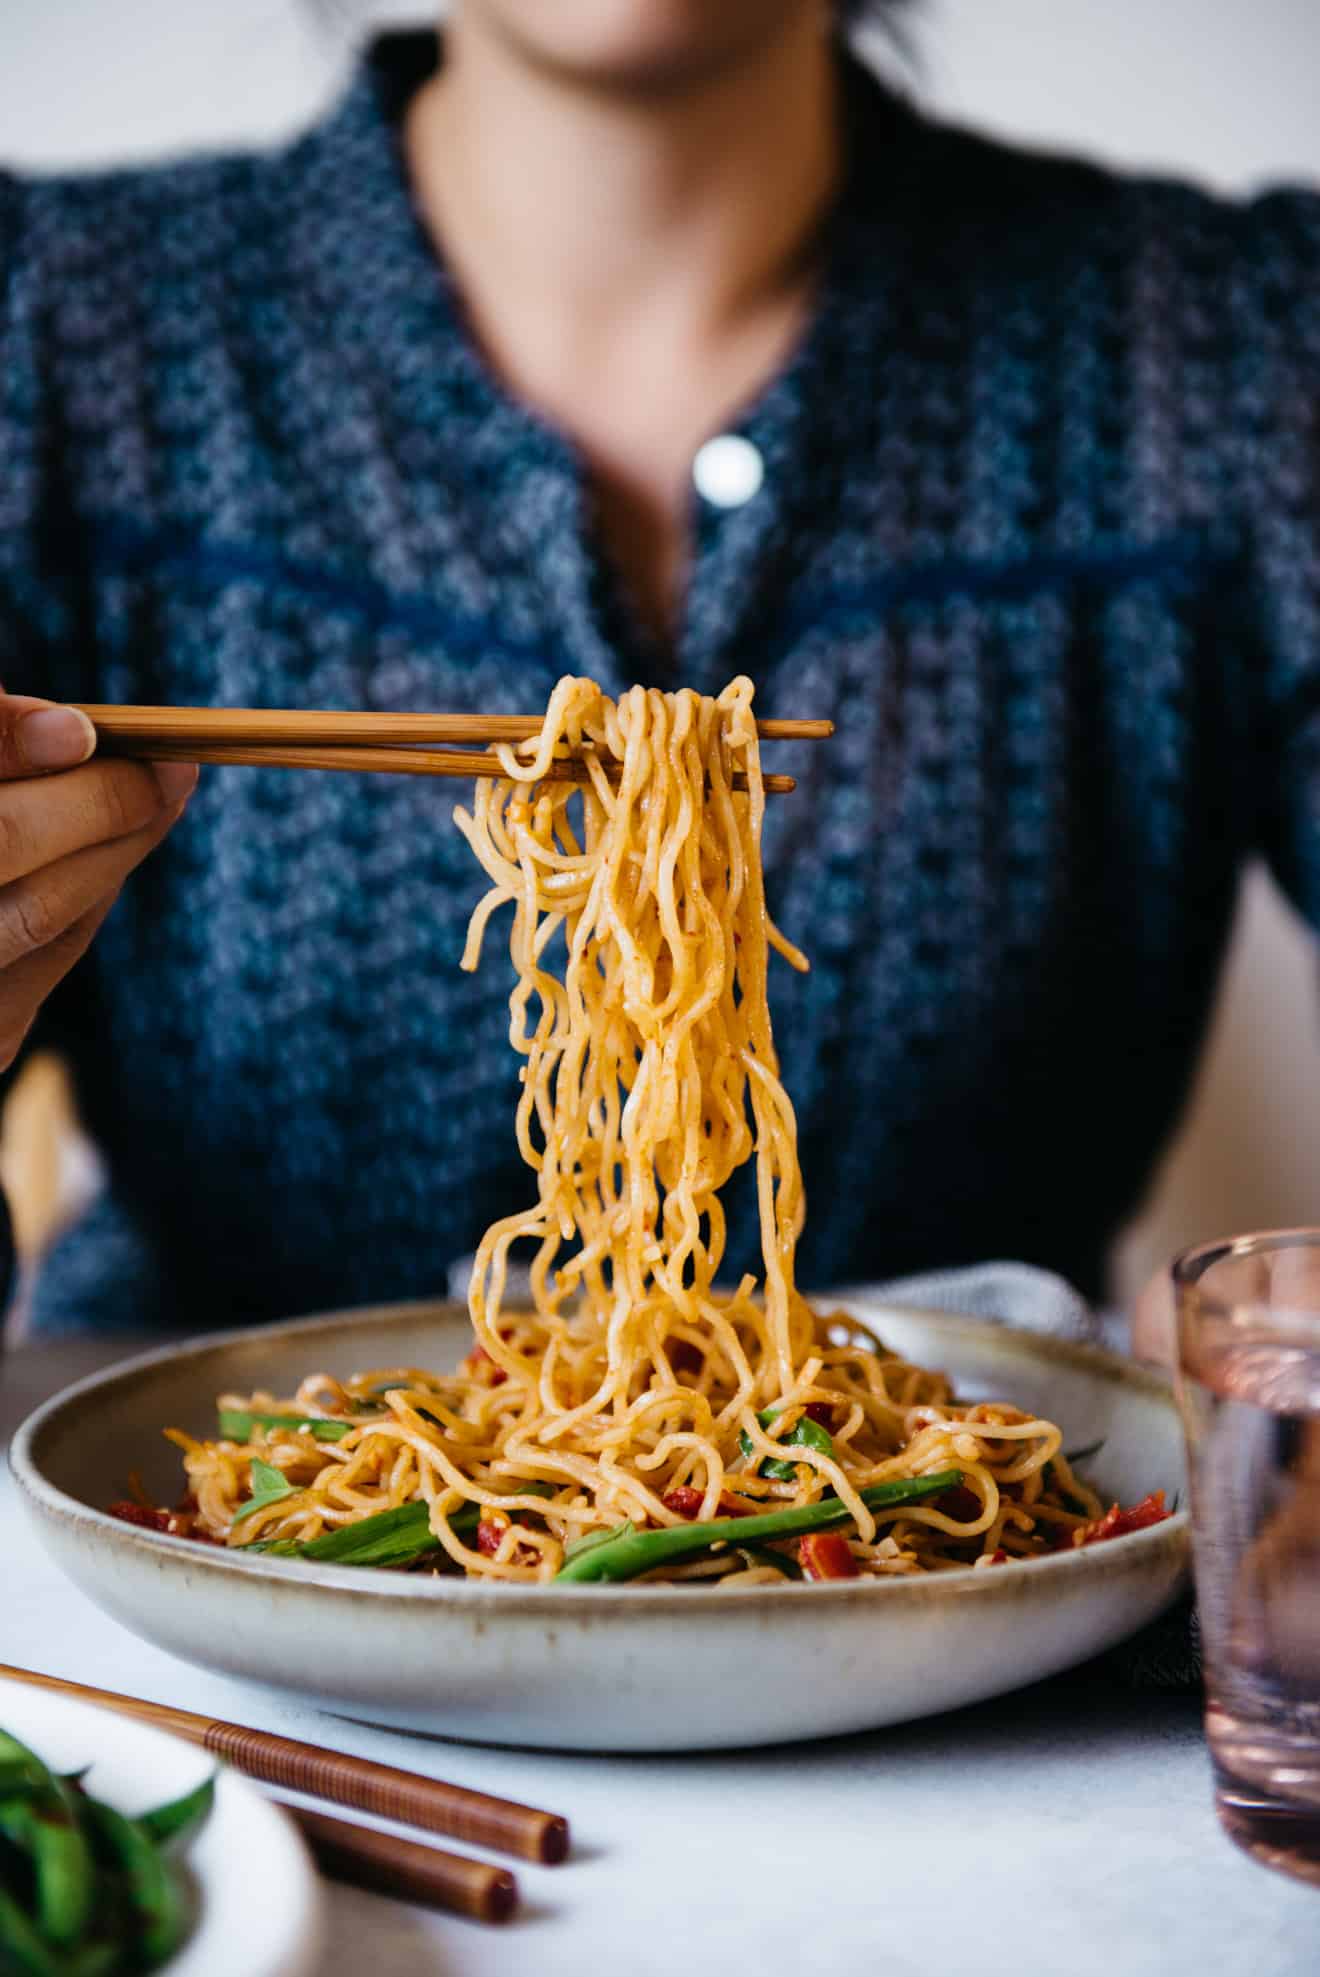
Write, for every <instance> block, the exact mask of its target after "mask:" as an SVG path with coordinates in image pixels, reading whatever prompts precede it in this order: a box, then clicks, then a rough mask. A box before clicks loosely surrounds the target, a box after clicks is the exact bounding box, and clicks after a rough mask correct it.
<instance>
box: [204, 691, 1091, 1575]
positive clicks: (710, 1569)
mask: <svg viewBox="0 0 1320 1977" xmlns="http://www.w3.org/2000/svg"><path fill="white" fill-rule="evenodd" d="M569 757H571V758H574V759H575V760H576V761H577V762H579V763H581V764H583V765H585V766H584V769H583V771H582V775H581V779H580V780H578V781H573V780H570V779H569V778H568V777H566V776H562V777H561V776H552V775H551V774H550V773H549V772H550V771H551V769H552V767H553V765H555V764H556V763H559V762H561V761H563V760H564V759H565V758H569ZM500 761H501V767H502V769H503V770H504V776H503V778H502V779H499V780H496V779H486V780H479V781H478V783H477V791H476V797H475V801H474V804H473V807H472V810H471V812H470V813H469V812H468V811H465V810H462V809H459V810H457V811H455V818H454V820H455V823H456V824H457V826H458V828H459V829H460V830H461V831H462V833H463V835H464V837H465V838H466V839H467V841H468V843H469V845H470V846H471V848H472V851H473V853H474V855H475V857H476V859H477V861H478V863H479V864H480V865H481V867H482V869H483V870H484V872H485V873H486V876H487V878H488V879H489V881H490V888H489V890H488V892H487V893H486V895H485V897H484V898H483V899H482V900H481V902H480V903H479V905H478V906H477V908H476V910H475V912H474V913H473V916H472V920H471V925H470V928H469V933H468V939H467V945H466V947H465V949H464V953H463V957H462V966H463V967H464V968H466V969H472V968H475V967H476V966H477V964H478V961H479V959H480V954H481V947H482V941H483V938H484V935H485V933H486V930H487V927H488V925H489V922H490V919H491V917H492V915H493V913H494V912H495V911H496V910H498V909H499V908H501V907H502V906H504V905H506V904H507V905H511V906H512V908H513V925H512V931H511V936H510V951H511V954H512V958H513V964H514V969H515V972H516V977H517V979H516V983H515V986H514V989H513V992H512V995H511V997H510V1005H509V1006H510V1028H509V1039H510V1043H511V1045H512V1047H513V1049H514V1050H515V1052H517V1054H518V1055H519V1057H520V1058H521V1059H522V1069H521V1094H520V1097H519V1100H518V1106H517V1115H516V1133H517V1139H518V1145H519V1149H520V1151H521V1153H522V1156H523V1159H524V1160H525V1161H526V1163H527V1165H528V1166H529V1167H530V1168H531V1169H532V1171H533V1172H534V1174H535V1176H536V1198H535V1200H534V1202H532V1203H531V1204H530V1205H529V1206H528V1207H526V1208H525V1209H522V1210H520V1211H519V1212H518V1213H516V1214H512V1215H508V1216H506V1217H504V1218H502V1219H501V1220H500V1221H497V1222H496V1223H494V1224H493V1225H492V1227H491V1228H490V1229H489V1230H488V1231H487V1232H486V1235H485V1237H484V1238H483V1240H482V1242H481V1245H480V1247H479V1249H478V1250H477V1253H476V1257H475V1259H474V1263H473V1269H472V1278H471V1285H470V1289H469V1299H468V1301H469V1309H470V1313H471V1319H472V1327H473V1333H474V1344H473V1348H472V1351H471V1352H470V1354H469V1356H468V1358H467V1359H466V1360H465V1361H464V1363H463V1365H462V1366H461V1368H460V1369H459V1370H458V1371H457V1372H456V1373H453V1374H437V1373H430V1372H425V1371H422V1370H420V1369H417V1368H410V1367H394V1368H388V1369H378V1370H376V1371H373V1372H367V1373H362V1374H358V1375H356V1376H355V1377H353V1378H351V1379H348V1380H345V1381H343V1382H342V1384H341V1383H340V1382H339V1381H337V1380H333V1379H331V1378H330V1377H329V1376H328V1375H325V1374H316V1375H313V1376H312V1377H311V1378H310V1379H309V1380H307V1381H305V1382H304V1384H303V1386H302V1387H301V1388H300V1389H299V1390H298V1393H297V1395H296V1396H295V1397H294V1398H293V1400H292V1401H290V1400H287V1399H286V1400H279V1399H276V1398H274V1397H272V1396H270V1395H257V1396H247V1397H236V1396H227V1397H225V1398H223V1399H222V1400H221V1403H220V1406H221V1409H222V1411H223V1415H224V1417H225V1418H229V1417H232V1416H233V1415H235V1414H238V1415H241V1416H243V1419H244V1421H245V1423H247V1424H248V1425H247V1431H246V1432H245V1433H244V1434H243V1435H242V1436H241V1437H240V1436H239V1435H236V1434H231V1435H229V1436H228V1437H225V1438H222V1439H219V1440H215V1441H207V1442H197V1441H194V1440H192V1439H191V1438H189V1437H187V1436H184V1435H181V1434H179V1433H177V1432H176V1431H171V1433H172V1436H173V1439H175V1440H176V1441H177V1442H178V1443H179V1444H180V1445H181V1446H182V1447H183V1449H184V1452H185V1466H186V1469H187V1474H188V1479H189V1485H190V1489H191V1492H192V1496H193V1498H194V1499H195V1516H196V1525H197V1529H198V1530H199V1531H200V1532H202V1533H204V1534H206V1535H209V1536H212V1537H214V1538H217V1539H221V1540H224V1541H226V1542H228V1543H230V1544H236V1545H248V1544H252V1543H258V1544H268V1545H269V1544H274V1545H276V1546H280V1547H287V1546H291V1545H295V1544H299V1543H305V1542H307V1541H310V1540H315V1539H318V1538H320V1537H322V1536H323V1535H324V1534H325V1533H327V1532H331V1531H335V1530H340V1529H343V1528H345V1527H347V1526H351V1525H354V1524H356V1523H358V1522H359V1521H360V1520H362V1519H364V1518H366V1517H368V1516H371V1515H373V1514H375V1513H379V1512H382V1511H387V1510H398V1509H400V1508H401V1507H402V1506H404V1505H408V1504H414V1503H424V1504H425V1505H426V1506H427V1507H428V1509H427V1521H428V1524H429V1538H430V1541H431V1542H430V1548H429V1551H428V1554H427V1562H428V1563H430V1564H431V1565H433V1566H434V1565H436V1564H437V1563H438V1564H439V1565H440V1566H441V1567H442V1568H446V1569H447V1568H448V1567H449V1566H456V1567H458V1568H460V1569H461V1570H462V1571H464V1572H466V1573H467V1574H469V1575H470V1576H472V1577H481V1578H486V1579H493V1580H506V1581H538V1580H546V1579H550V1578H553V1577H554V1576H555V1575H556V1574H557V1573H558V1572H559V1571H560V1570H561V1568H562V1567H563V1565H564V1561H565V1553H566V1550H567V1549H568V1547H570V1545H573V1544H574V1543H575V1541H580V1540H582V1539H583V1538H584V1537H587V1536H589V1535H590V1534H592V1533H597V1532H603V1531H609V1530H611V1529H613V1528H614V1527H617V1526H620V1525H625V1524H631V1525H632V1526H633V1528H634V1529H635V1530H653V1529H660V1528H664V1527H666V1526H672V1525H676V1524H680V1523H683V1522H687V1521H694V1522H706V1521H709V1520H711V1519H715V1518H718V1517H724V1516H729V1515H734V1516H737V1515H739V1514H745V1513H760V1512H764V1511H767V1510H774V1509H781V1508H784V1509H786V1508H790V1507H801V1506H805V1505H815V1504H823V1503H826V1502H835V1501H836V1500H837V1503H838V1504H839V1505H840V1506H841V1511H840V1518H839V1520H838V1521H839V1522H841V1523H844V1528H845V1529H846V1531H847V1537H846V1539H845V1540H843V1541H842V1546H843V1549H842V1552H840V1550H839V1549H838V1548H837V1546H836V1550H835V1552H834V1553H833V1557H834V1561H835V1566H836V1567H837V1569H838V1571H839V1572H853V1571H860V1572H863V1573H869V1574H872V1575H874V1576H876V1577H887V1576H892V1575H895V1574H899V1575H902V1574H906V1573H911V1572H916V1571H933V1570H940V1569H945V1568H949V1567H953V1566H959V1565H968V1564H972V1563H980V1564H984V1563H988V1562H992V1561H998V1560H1000V1559H1002V1558H1004V1557H1008V1556H1035V1555H1039V1553H1040V1551H1041V1549H1042V1546H1044V1547H1045V1548H1047V1549H1048V1548H1052V1547H1053V1545H1054V1544H1055V1543H1056V1542H1070V1541H1071V1537H1072V1534H1073V1532H1074V1531H1076V1530H1080V1527H1081V1526H1083V1525H1084V1524H1085V1523H1086V1521H1087V1520H1088V1519H1091V1518H1094V1517H1095V1516H1096V1515H1097V1514H1098V1513H1099V1511H1100V1504H1099V1501H1098V1499H1097V1498H1096V1497H1095V1496H1094V1495H1093V1493H1092V1492H1091V1491H1090V1490H1089V1489H1087V1487H1086V1486H1085V1485H1084V1484H1081V1483H1079V1482H1078V1481H1077V1480H1076V1478H1075V1477H1074V1476H1073V1475H1072V1472H1071V1469H1070V1467H1069V1465H1068V1462H1067V1460H1066V1458H1065V1457H1064V1456H1063V1455H1062V1454H1061V1452H1060V1435H1059V1430H1058V1428H1057V1427H1055V1426H1054V1425H1053V1424H1052V1423H1051V1422H1049V1421H1045V1420H1040V1419H1036V1418H1034V1417H1033V1416H1031V1415H1029V1414H1025V1413H1022V1412H1020V1411H1019V1410H1017V1409H1015V1408H1013V1407H1010V1406H1006V1405H1001V1404H998V1403H994V1404H991V1403H984V1402H983V1403H979V1404H976V1405H970V1406H966V1405H960V1404H958V1403H956V1402H955V1400H954V1399H953V1396H952V1393H951V1390H950V1387H949V1383H948V1381H947V1380H946V1379H945V1377H944V1376H943V1375H942V1374H940V1373H935V1372H928V1371H925V1370H923V1369H921V1368H919V1367H916V1366H911V1365H908V1364H907V1363H906V1362H904V1361H903V1360H901V1359H899V1358H898V1357H896V1356H895V1355H894V1354H893V1353H891V1352H888V1351H887V1350H886V1349H885V1348H884V1347H883V1346H882V1345H881V1344H880V1343H879V1342H878V1341H877V1340H875V1339H874V1338H873V1337H872V1336H871V1335H870V1334H869V1333H867V1332H866V1330H865V1328H864V1327H863V1326H860V1325H858V1324H857V1323H856V1322H855V1321H854V1320H852V1319H850V1318H848V1317H846V1316H845V1315H843V1314H833V1315H822V1314H818V1313H817V1312H815V1311H813V1310H812V1308H811V1307H810V1306H809V1305H808V1304H807V1302H806V1301H805V1299H804V1298H803V1297H802V1296H801V1295H800V1293H799V1292H798V1290H797V1287H796V1283H795V1276H794V1268H795V1251H796V1246H797V1240H798V1236H799V1234H800V1232H801V1229H802V1225H803V1216H804V1198H803V1191H802V1179H801V1173H800V1170H799V1166H798V1157H797V1132H796V1121H795V1119H794V1114H793V1108H792V1105H791V1103H790V1101H789V1098H788V1095H787V1093H786V1092H785V1090H784V1088H783V1086H782V1084H781V1083H780V1080H779V1067H778V1060H777V1058H776V1055H775V1048H774V1041H773V1037H772V1034H771V1026H770V1013H769V1005H768V1001H767V975H768V965H769V952H770V949H771V947H774V948H775V949H776V950H777V951H778V952H779V953H780V954H782V955H783V956H784V957H785V958H786V959H787V960H788V961H789V962H790V963H791V964H792V965H793V966H794V967H796V968H805V966H806V962H805V960H804V959H803V957H802V955H801V954H799V953H798V951H797V950H796V949H795V948H793V947H792V946H791V945H790V944H789V943H788V942H787V941H785V940H784V939H783V938H782V937H781V936H780V935H779V934H778V932H777V930H776V929H775V928H774V927H773V926H772V924H771V922H770V920H769V918H768V915H767V912H766V905H765V897H764V891H763V881H762V869H761V826H762V813H763V807H764V796H763V790H762V781H761V767H760V758H759V751H758V744H757V736H756V726H755V722H754V720H753V716H752V687H751V683H750V682H749V681H748V680H746V679H738V680H734V681H733V682H732V683H731V685H729V686H728V687H727V688H726V689H725V691H724V692H723V693H722V694H720V695H719V696H718V698H711V697H703V696H701V695H698V694H695V693H692V692H686V691H685V692H680V693H673V694H666V693H661V692H658V691H654V690H652V691H647V690H644V689H642V688H640V687H634V688H633V689H632V690H631V691H630V692H628V693H627V694H626V695H625V696H624V697H623V698H622V699H620V700H619V701H618V702H614V701H612V700H610V699H608V698H607V697H606V696H605V695H604V694H603V693H602V692H601V691H600V689H599V688H598V687H596V686H595V685H594V684H593V683H592V682H591V681H589V680H581V679H564V680H561V681H560V682H559V684H558V686H557V687H556V688H555V690H554V693H553V695H552V697H551V700H550V704H549V707H548V709H547V712H546V716H545V721H544V724H543V726H542V729H541V732H540V734H539V736H538V737H537V738H536V739H535V740H533V741H530V742H527V743H520V744H518V745H517V746H514V747H504V748H502V749H501V750H500ZM556 956H560V957H562V958H560V959H558V960H556V958H555V957H556ZM748 1161H752V1162H753V1163H754V1168H755V1178H756V1194H757V1203H758V1210H759V1217H760V1235H761V1251H762V1259H763V1278H762V1281H761V1283H760V1284H759V1286H758V1284H757V1283H756V1281H755V1279H753V1278H751V1277H745V1278H744V1279H743V1280H742V1282H741V1283H740V1284H738V1285H737V1286H736V1288H734V1289H733V1290H732V1291H729V1290H724V1289H720V1288H717V1280H718V1278H719V1274H720V1270H721V1266H722V1263H723V1260H724V1250H725V1220H724V1212H723V1209H722V1206H721V1190H722V1189H723V1187H724V1186H725V1184H726V1182H727V1181H728V1180H729V1179H730V1177H731V1176H732V1175H733V1174H734V1173H735V1172H736V1171H737V1170H738V1169H739V1168H740V1167H742V1166H743V1165H744V1164H745V1163H747V1162H748ZM529 1243H530V1244H531V1245H532V1246H533V1255H532V1260H531V1266H530V1281H531V1308H530V1309H527V1308H522V1307H521V1306H516V1305H514V1304H512V1303H510V1302H508V1301H507V1298H506V1292H507V1285H508V1276H509V1268H510V1262H511V1251H512V1250H513V1248H514V1245H515V1244H523V1245H526V1244H529ZM261 1415H267V1416H271V1415H273V1416H281V1417H284V1419H283V1420H277V1421H274V1422H271V1421H267V1422H266V1423H264V1424H263V1423H262V1422H261V1421H260V1420H259V1419H258V1420H251V1421H249V1417H251V1416H261ZM257 1464H260V1465H264V1466H262V1467H257V1466H255V1465H257ZM951 1470H956V1471H957V1472H959V1478H960V1480H957V1481H956V1487H955V1488H952V1489H946V1490H943V1491H940V1492H938V1493H933V1494H932V1493H930V1492H928V1493H927V1495H926V1498H925V1500H924V1501H916V1502H906V1503H904V1502H899V1503H896V1504H893V1505H892V1506H890V1505H885V1504H882V1505H880V1506H878V1507H877V1506H876V1505H875V1504H874V1502H872V1503H868V1502H867V1501H865V1500H864V1498H863V1494H862V1492H863V1491H866V1490H869V1489H871V1488H872V1486H873V1485H877V1484H882V1483H893V1482H895V1481H898V1480H901V1479H912V1478H921V1477H930V1476H937V1475H943V1474H944V1472H946V1471H951ZM259 1485H261V1487H258V1486H259ZM934 1488H935V1486H932V1490H934ZM474 1506H475V1507H476V1512H477V1513H478V1514H477V1517H476V1522H475V1525H474V1522H473V1507H474ZM236 1518H237V1521H236ZM845 1519H846V1521H845ZM803 1543H804V1544H805V1540H804V1541H803ZM796 1556H797V1548H796V1545H795V1544H794V1542H793V1541H791V1540H790V1541H788V1542H787V1543H777V1542H771V1543H769V1544H762V1545H760V1546H758V1547H755V1548H753V1549H751V1550H749V1551H747V1552H743V1551H741V1550H740V1549H739V1548H738V1546H737V1544H736V1542H734V1543H730V1544H726V1545H724V1546H723V1547H721V1548H719V1549H716V1550H712V1551H709V1552H708V1553H707V1554H706V1555H705V1556H704V1557H702V1558H701V1559H700V1560H698V1561H696V1562H693V1563H685V1564H681V1565H675V1566H672V1567H669V1568H667V1569H665V1570H663V1572H662V1573H661V1576H664V1577H666V1578H669V1579H687V1578H696V1579H699V1580H701V1581H703V1582H709V1581H711V1580H714V1581H716V1582H722V1583H725V1584H728V1585H741V1584H747V1585H754V1584H763V1583H769V1582H770V1581H772V1580H778V1578H779V1576H780V1574H781V1572H785V1573H787V1572H793V1573H796V1570H797V1567H796V1564H795V1559H796ZM817 1576H819V1574H817ZM827 1576H835V1573H834V1572H833V1571H831V1572H830V1573H829V1574H828V1575H827Z"/></svg>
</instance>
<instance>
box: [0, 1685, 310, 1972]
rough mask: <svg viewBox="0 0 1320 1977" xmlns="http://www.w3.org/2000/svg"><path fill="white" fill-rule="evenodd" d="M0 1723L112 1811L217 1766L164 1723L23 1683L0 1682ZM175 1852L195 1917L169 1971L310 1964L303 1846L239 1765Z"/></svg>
mask: <svg viewBox="0 0 1320 1977" xmlns="http://www.w3.org/2000/svg"><path fill="white" fill-rule="evenodd" d="M0 1724H2V1725H3V1726H4V1728H5V1729H6V1730H9V1731H11V1732H12V1733H13V1735H14V1736H16V1737H18V1738H19V1739H20V1740H21V1741H22V1742H23V1743H25V1744H28V1745H30V1746H31V1748H32V1749H33V1750H35V1751H36V1753H37V1755H38V1756H39V1757H41V1758H43V1759H44V1760H45V1762H46V1763H47V1764H49V1765H50V1766H52V1767H53V1768H54V1769H55V1770H57V1771H80V1770H82V1768H83V1766H84V1765H87V1766H90V1769H89V1771H88V1774H87V1789H88V1790H89V1791H90V1792H94V1793H95V1794H96V1796H97V1797H98V1798H101V1799H105V1800H106V1802H107V1803H108V1804H110V1805H114V1806H118V1808H119V1810H120V1811H121V1812H127V1813H136V1812H145V1811H146V1810H147V1808H148V1807H149V1806H153V1805H159V1804H162V1803H163V1802H164V1801H165V1800H166V1799H172V1798H177V1797H178V1796H179V1795H180V1794H181V1793H183V1792H186V1791H190V1790H191V1789H192V1787H193V1786H194V1785H199V1784H200V1783H201V1781H202V1779H203V1778H205V1777H206V1776H207V1775H208V1774H209V1773H210V1772H211V1771H213V1770H214V1769H215V1760H214V1758H211V1757H208V1756H207V1755H206V1753H205V1752H204V1751H200V1750H196V1749H195V1748H194V1747H193V1746H192V1745H191V1744H185V1743H183V1742H182V1741H181V1740H180V1739H179V1738H178V1737H170V1736H167V1735H166V1734H165V1732H164V1731H163V1730H153V1729H150V1728H149V1727H148V1726H147V1725H145V1724H142V1723H135V1722H132V1721H130V1720H129V1719H128V1718H126V1717H123V1716H117V1715H114V1714H112V1712H111V1711H110V1710H108V1709H97V1708H94V1707H93V1706H92V1705H91V1704H90V1703H85V1702H79V1701H77V1700H75V1699H73V1698H71V1697H68V1696H62V1695H58V1694H56V1693H55V1692H54V1691H51V1690H43V1689H30V1688H28V1687H27V1686H26V1684H25V1683H22V1682H9V1681H4V1680H0ZM185 1860H186V1864H187V1870H188V1875H189V1878H190V1880H191V1883H192V1893H193V1897H194V1903H195V1908H196V1917H197V1919H196V1923H195V1926H194V1928H193V1931H192V1934H191V1935H190V1936H189V1938H188V1940H187V1942H186V1943H185V1944H184V1946H183V1948H182V1949H181V1950H180V1951H179V1953H178V1955H177V1956H175V1957H172V1958H171V1959H170V1962H169V1964H168V1965H167V1966H166V1967H167V1969H168V1972H169V1977H238V1973H240V1972H241V1973H242V1977H307V1973H309V1972H310V1971H312V1970H313V1969H314V1968H315V1967H316V1961H317V1953H318V1950H319V1948H320V1940H321V1929H320V1906H321V1897H320V1889H319V1884H318V1882H317V1880H316V1877H315V1875H314V1874H313V1872H312V1867H311V1863H310V1861H309V1860H308V1858H307V1853H306V1850H305V1848H304V1847H303V1843H302V1841H301V1840H300V1839H299V1837H298V1834H297V1833H296V1832H295V1830H294V1828H293V1827H292V1826H291V1825H290V1823H289V1821H288V1820H287V1819H286V1818H285V1816H284V1814H283V1813H282V1812H281V1811H280V1810H279V1809H278V1807H276V1806H274V1805H272V1804H271V1803H270V1801H269V1799H265V1798H263V1797H262V1795H261V1793H260V1792H259V1791H258V1790H257V1789H256V1787H255V1786H254V1785H250V1784H248V1782H247V1780H246V1779H245V1778H240V1777H239V1775H238V1773H237V1772H235V1771H221V1773H220V1776H219V1779H218V1781H217V1785H216V1794H215V1804H214V1806H213V1807H212V1809H211V1815H210V1817H209V1819H208V1820H207V1822H206V1824H205V1826H203V1828H202V1830H201V1832H200V1833H198V1835H197V1837H196V1839H195V1840H194V1841H193V1842H192V1844H191V1846H190V1847H189V1848H188V1850H187V1853H186V1855H185Z"/></svg>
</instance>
